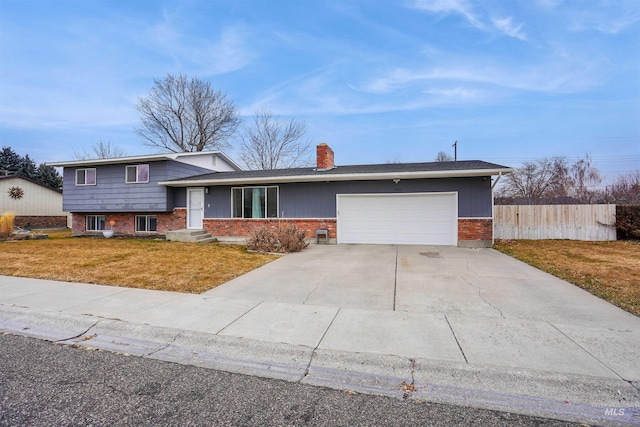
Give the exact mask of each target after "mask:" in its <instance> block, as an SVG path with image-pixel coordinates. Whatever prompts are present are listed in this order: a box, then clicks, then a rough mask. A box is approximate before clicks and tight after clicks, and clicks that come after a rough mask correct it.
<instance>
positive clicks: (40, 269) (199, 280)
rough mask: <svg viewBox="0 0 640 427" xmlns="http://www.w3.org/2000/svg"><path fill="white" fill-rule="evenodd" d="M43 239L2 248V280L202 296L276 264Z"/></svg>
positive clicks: (126, 244) (213, 248) (179, 246)
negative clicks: (44, 281)
mask: <svg viewBox="0 0 640 427" xmlns="http://www.w3.org/2000/svg"><path fill="white" fill-rule="evenodd" d="M44 233H47V234H49V237H50V238H49V239H46V240H23V241H13V242H0V275H4V276H19V277H32V278H37V279H50V280H60V281H65V282H80V283H97V284H101V285H113V286H126V287H132V288H144V289H158V290H165V291H177V292H189V293H201V292H204V291H207V290H209V289H213V288H215V287H216V286H218V285H221V284H222V283H225V282H228V281H229V280H231V279H233V278H235V277H237V276H240V275H242V274H244V273H246V272H248V271H251V270H253V269H256V268H258V267H260V266H262V265H264V264H266V263H268V262H270V261H273V260H274V259H276V258H277V256H274V255H266V254H257V253H249V252H247V251H246V249H245V248H244V247H243V246H238V245H224V244H211V243H180V242H166V241H164V240H149V239H125V238H112V239H105V238H102V237H97V238H72V237H70V231H67V230H64V231H44Z"/></svg>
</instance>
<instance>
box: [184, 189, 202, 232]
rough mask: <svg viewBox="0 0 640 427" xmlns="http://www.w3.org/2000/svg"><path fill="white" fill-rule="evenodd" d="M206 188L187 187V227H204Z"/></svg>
mask: <svg viewBox="0 0 640 427" xmlns="http://www.w3.org/2000/svg"><path fill="white" fill-rule="evenodd" d="M202 218H204V189H202V188H187V228H196V229H198V230H199V229H201V228H202Z"/></svg>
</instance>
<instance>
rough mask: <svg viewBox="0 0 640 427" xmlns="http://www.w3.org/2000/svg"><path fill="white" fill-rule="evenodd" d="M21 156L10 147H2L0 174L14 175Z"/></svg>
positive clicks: (0, 152) (18, 167) (18, 166)
mask: <svg viewBox="0 0 640 427" xmlns="http://www.w3.org/2000/svg"><path fill="white" fill-rule="evenodd" d="M21 162H22V157H20V155H18V153H16V152H15V151H13V150H12V149H11V147H2V151H0V175H14V174H15V173H17V172H18V169H20V163H21Z"/></svg>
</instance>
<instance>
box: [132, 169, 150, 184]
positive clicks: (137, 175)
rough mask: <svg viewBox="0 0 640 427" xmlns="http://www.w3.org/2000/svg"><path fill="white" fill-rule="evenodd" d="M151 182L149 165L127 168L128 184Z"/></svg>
mask: <svg viewBox="0 0 640 427" xmlns="http://www.w3.org/2000/svg"><path fill="white" fill-rule="evenodd" d="M140 182H149V165H135V166H127V184H135V183H140Z"/></svg>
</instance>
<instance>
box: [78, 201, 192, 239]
mask: <svg viewBox="0 0 640 427" xmlns="http://www.w3.org/2000/svg"><path fill="white" fill-rule="evenodd" d="M87 215H104V217H105V223H106V225H105V228H107V229H109V228H111V225H110V223H109V222H110V221H111V220H113V221H115V224H114V225H113V228H114V229H115V230H116V233H115V234H116V235H134V234H145V235H148V234H158V235H164V234H166V232H167V231H171V230H181V229H183V228H187V210H186V209H185V208H176V209H174V210H173V212H153V213H144V212H135V213H133V212H127V213H91V212H83V213H74V214H73V216H72V224H73V226H72V230H73V235H74V236H84V235H89V236H90V235H95V234H101V233H102V232H101V231H87V224H86V217H87ZM138 215H155V216H156V218H157V221H158V223H157V228H158V230H157V231H156V232H155V233H148V232H146V233H145V232H142V233H136V231H135V230H136V216H138Z"/></svg>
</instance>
